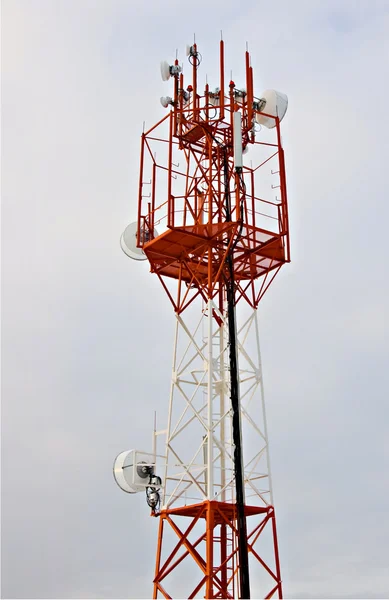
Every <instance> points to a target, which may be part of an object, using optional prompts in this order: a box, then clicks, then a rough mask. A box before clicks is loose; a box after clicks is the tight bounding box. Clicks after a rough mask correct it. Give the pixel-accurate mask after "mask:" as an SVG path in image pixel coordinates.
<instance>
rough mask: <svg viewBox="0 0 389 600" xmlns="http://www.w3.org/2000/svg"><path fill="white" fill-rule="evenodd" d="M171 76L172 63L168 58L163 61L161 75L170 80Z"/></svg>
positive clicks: (163, 78) (164, 79) (165, 79)
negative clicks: (170, 63)
mask: <svg viewBox="0 0 389 600" xmlns="http://www.w3.org/2000/svg"><path fill="white" fill-rule="evenodd" d="M170 76H171V71H170V65H169V63H168V62H167V60H163V61H161V77H162V80H163V81H169V79H170Z"/></svg>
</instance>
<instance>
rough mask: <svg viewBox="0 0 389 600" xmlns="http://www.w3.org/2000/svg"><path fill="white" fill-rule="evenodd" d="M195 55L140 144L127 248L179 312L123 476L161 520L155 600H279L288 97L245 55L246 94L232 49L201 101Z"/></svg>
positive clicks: (118, 471) (190, 53)
mask: <svg viewBox="0 0 389 600" xmlns="http://www.w3.org/2000/svg"><path fill="white" fill-rule="evenodd" d="M187 57H188V61H189V63H190V72H191V81H190V84H189V85H186V84H184V73H183V68H182V66H181V65H180V64H179V62H178V60H177V59H176V60H175V62H174V64H172V65H170V64H168V63H167V62H163V63H161V75H162V79H163V80H165V81H171V82H172V84H173V92H172V96H171V97H170V96H166V97H162V98H161V104H162V106H164V107H165V108H170V110H169V112H168V113H167V114H166V116H164V117H163V118H162V119H161V120H160V121H159V122H158V123H157V124H156V125H154V126H153V127H151V128H150V129H148V130H147V131H144V132H143V134H142V139H141V156H140V173H139V195H138V220H137V222H136V223H133V224H132V225H129V226H128V227H127V229H126V230H125V231H124V233H123V235H122V238H121V246H122V249H123V250H124V252H125V253H126V254H127V255H128V256H130V257H131V258H134V259H137V260H148V261H149V264H150V271H151V272H152V273H155V275H156V276H157V277H158V278H159V280H160V282H161V284H162V286H163V288H164V290H165V291H166V294H167V296H168V298H169V300H170V302H171V304H172V306H173V309H174V313H175V335H174V349H173V368H172V380H171V392H170V399H169V403H168V413H167V423H166V428H165V429H164V430H161V431H157V430H156V428H155V427H154V436H153V440H154V443H153V447H152V448H150V449H149V451H148V452H143V451H138V450H129V451H125V452H122V453H121V454H119V456H118V457H117V458H116V460H115V463H114V476H115V479H116V482H117V483H118V484H119V486H120V487H121V488H122V489H123V490H124V491H126V492H129V493H136V492H139V491H143V492H146V499H147V503H148V505H149V506H150V507H151V514H152V515H153V516H154V517H157V518H158V521H159V533H158V545H157V553H156V566H155V577H154V582H153V584H154V588H153V598H159V597H162V598H175V597H177V592H176V591H175V585H177V581H178V579H177V575H178V574H179V573H180V572H181V573H182V576H181V577H180V580H181V582H180V585H181V586H182V585H183V584H185V585H187V589H186V591H185V592H184V593H185V594H186V595H185V597H186V598H196V597H203V598H204V597H205V598H250V594H251V587H250V582H251V585H255V586H256V587H255V596H256V597H259V596H261V597H263V598H271V597H279V598H282V581H281V571H280V561H279V553H278V543H277V530H276V518H275V511H274V505H273V494H272V485H271V474H270V463H269V449H268V446H269V443H268V433H267V425H266V413H265V404H264V397H263V379H262V370H261V359H260V349H259V334H258V322H257V307H258V304H259V302H260V300H261V298H262V297H263V295H264V293H265V292H266V290H267V289H268V288H269V285H270V284H271V282H272V281H273V279H274V277H275V276H276V275H277V273H278V272H279V270H280V268H281V267H282V265H283V264H284V263H286V262H289V260H290V251H289V227H288V207H287V196H286V181H285V163H284V152H283V149H282V143H281V133H280V121H281V120H282V118H283V117H284V115H285V112H286V109H287V104H288V100H287V97H286V96H285V95H284V94H282V93H280V92H276V91H275V90H267V91H265V92H264V93H263V94H261V95H258V96H256V95H255V94H254V77H253V69H252V66H251V59H250V55H249V52H248V50H246V53H245V70H246V77H245V81H244V82H242V85H241V86H240V87H238V86H237V85H235V83H234V81H232V80H231V81H228V82H227V81H226V79H225V68H224V42H223V40H221V41H220V74H219V81H218V82H217V84H218V85H217V87H216V88H212V89H211V88H210V86H209V84H208V83H206V84H205V88H204V89H202V90H201V91H200V86H199V80H198V68H199V66H200V63H201V60H202V57H201V55H200V53H199V50H198V47H197V45H196V43H194V44H193V45H191V46H188V47H187ZM185 85H186V87H185ZM161 437H162V438H163V439H164V444H163V449H162V450H160V448H159V447H157V446H162V444H161V443H159V444H157V439H160V438H161ZM180 570H181V571H180ZM253 589H254V588H253ZM182 594H183V592H182V591H181V592H180V596H181V597H184V596H183V595H182Z"/></svg>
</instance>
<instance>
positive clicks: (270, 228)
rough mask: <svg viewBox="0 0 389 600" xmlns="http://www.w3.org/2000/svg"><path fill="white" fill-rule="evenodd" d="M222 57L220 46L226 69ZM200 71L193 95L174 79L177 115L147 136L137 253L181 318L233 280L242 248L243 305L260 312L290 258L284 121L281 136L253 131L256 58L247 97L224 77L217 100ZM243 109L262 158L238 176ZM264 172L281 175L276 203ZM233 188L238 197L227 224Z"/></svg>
mask: <svg viewBox="0 0 389 600" xmlns="http://www.w3.org/2000/svg"><path fill="white" fill-rule="evenodd" d="M223 52H224V45H223V41H221V43H220V57H221V58H220V63H221V67H222V66H223V65H224V58H223ZM176 63H177V61H176ZM194 63H196V59H195V58H194ZM177 64H178V63H177ZM197 67H198V65H197V64H194V66H193V80H192V85H190V86H188V87H187V91H186V92H185V90H184V77H183V74H182V73H181V74H180V75H179V76H178V75H177V76H176V77H175V84H174V89H175V95H174V100H173V106H172V110H171V111H170V112H169V113H168V114H167V115H166V117H164V118H163V119H161V121H159V122H158V123H157V124H156V125H154V126H153V127H151V128H150V129H149V130H148V131H146V132H144V133H143V135H142V141H141V163H140V179H139V210H138V232H140V235H139V237H138V246H139V247H141V248H143V250H144V252H145V253H146V255H147V258H148V259H149V261H150V267H151V271H152V272H153V273H156V275H157V276H158V277H159V279H160V280H161V283H162V284H163V286H164V288H165V290H166V292H167V293H168V296H169V298H170V300H171V302H172V304H173V306H174V310H175V311H176V312H179V313H180V312H182V311H183V310H184V309H185V308H186V307H187V306H188V304H190V302H192V301H193V300H194V298H195V297H196V296H201V297H202V298H203V299H204V300H205V301H206V300H208V299H209V298H214V297H215V296H216V295H217V294H218V293H220V291H221V289H222V287H223V285H225V281H226V277H228V275H227V268H226V257H227V254H228V252H229V250H230V248H231V246H234V278H235V282H236V300H237V301H239V300H240V299H241V298H244V299H245V300H246V301H247V302H248V303H249V304H250V305H251V306H252V307H257V306H258V302H259V300H260V299H261V297H262V296H263V294H264V293H265V291H266V290H267V288H268V287H269V284H270V283H271V281H272V280H273V278H274V276H275V275H276V274H277V273H278V271H279V269H280V267H281V266H282V265H283V264H284V263H285V262H289V260H290V248H289V226H288V209H287V195H286V178H285V161H284V151H283V148H282V145H281V133H280V124H279V119H278V118H277V117H271V118H273V119H274V129H273V130H271V131H269V130H266V131H263V132H262V131H261V132H260V134H259V135H258V134H255V133H254V122H253V118H254V113H255V112H260V111H259V110H257V111H255V110H253V108H252V107H253V104H254V106H255V99H254V95H253V86H252V67H251V66H250V57H249V54H248V52H246V88H247V93H244V92H242V91H240V90H237V88H236V86H235V84H234V82H233V81H231V82H230V84H229V86H228V90H227V92H225V90H224V74H223V73H221V77H220V91H219V92H218V95H217V97H215V94H214V93H211V92H210V90H209V86H208V85H206V86H205V91H204V94H203V95H199V94H198V93H197ZM184 93H186V94H188V96H187V98H189V99H188V100H186V101H185V95H184ZM238 110H239V111H240V113H241V118H242V137H243V148H244V149H247V150H248V149H249V148H250V152H251V153H252V154H253V158H255V159H256V160H258V164H256V166H250V167H248V166H244V167H243V170H242V172H241V173H239V174H237V173H236V172H235V169H234V161H233V114H234V112H235V111H238ZM261 114H266V113H261ZM268 116H269V115H268ZM260 138H261V139H260ZM176 161H177V162H176ZM265 168H266V171H269V169H270V170H271V172H272V174H273V176H274V183H272V185H271V186H270V185H269V189H272V190H275V191H276V192H277V193H278V195H277V196H276V198H266V197H264V196H263V194H262V190H263V181H264V179H263V172H264V170H265ZM226 188H228V193H229V195H230V198H231V215H230V220H229V221H227V219H226ZM146 192H147V193H146ZM172 279H173V280H176V281H177V286H176V290H175V292H173V291H172V290H171V288H170V287H169V286H168V284H167V280H172Z"/></svg>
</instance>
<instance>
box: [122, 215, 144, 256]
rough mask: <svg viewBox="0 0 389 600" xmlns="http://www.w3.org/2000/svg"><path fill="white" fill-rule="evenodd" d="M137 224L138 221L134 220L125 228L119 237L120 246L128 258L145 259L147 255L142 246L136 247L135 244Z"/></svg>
mask: <svg viewBox="0 0 389 600" xmlns="http://www.w3.org/2000/svg"><path fill="white" fill-rule="evenodd" d="M137 226H138V223H137V222H136V221H135V222H134V223H131V224H130V225H128V226H127V227H126V228H125V230H124V231H123V233H122V236H121V238H120V246H121V249H122V250H123V252H124V254H126V255H127V256H129V257H130V258H133V259H134V260H147V256H146V254H145V253H144V252H143V250H142V248H137V245H136V242H137Z"/></svg>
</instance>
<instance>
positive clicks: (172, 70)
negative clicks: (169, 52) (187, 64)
mask: <svg viewBox="0 0 389 600" xmlns="http://www.w3.org/2000/svg"><path fill="white" fill-rule="evenodd" d="M179 73H181V67H180V66H179V65H169V63H168V62H167V60H163V61H162V62H161V77H162V81H169V79H170V77H174V75H179Z"/></svg>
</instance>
